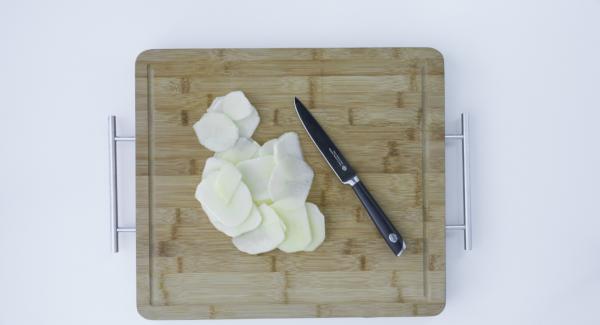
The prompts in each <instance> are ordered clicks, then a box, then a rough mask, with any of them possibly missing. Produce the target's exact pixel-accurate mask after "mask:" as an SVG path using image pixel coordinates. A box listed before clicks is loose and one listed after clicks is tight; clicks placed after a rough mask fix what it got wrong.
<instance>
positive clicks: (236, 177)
mask: <svg viewBox="0 0 600 325" xmlns="http://www.w3.org/2000/svg"><path fill="white" fill-rule="evenodd" d="M241 182H242V174H241V173H240V171H239V170H238V169H237V168H235V166H233V165H232V164H224V165H223V166H222V167H221V169H219V171H218V172H217V180H216V181H215V191H217V194H219V197H220V198H221V200H223V202H225V203H226V204H229V202H230V201H231V198H232V197H233V194H234V193H235V191H236V190H237V188H238V186H239V185H240V183H241Z"/></svg>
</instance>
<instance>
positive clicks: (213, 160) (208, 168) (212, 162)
mask: <svg viewBox="0 0 600 325" xmlns="http://www.w3.org/2000/svg"><path fill="white" fill-rule="evenodd" d="M225 164H230V162H228V161H225V160H223V159H221V158H217V157H210V158H208V159H206V163H204V169H203V170H202V179H205V178H206V177H207V176H208V175H210V174H212V173H214V172H218V171H219V170H220V169H221V167H223V165H225Z"/></svg>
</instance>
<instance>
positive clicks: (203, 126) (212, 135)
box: [194, 112, 239, 152]
mask: <svg viewBox="0 0 600 325" xmlns="http://www.w3.org/2000/svg"><path fill="white" fill-rule="evenodd" d="M194 131H196V136H197V137H198V141H200V144H202V145H203V146H205V147H206V148H208V149H209V150H211V151H215V152H221V151H225V150H227V149H229V148H231V147H233V146H234V145H235V143H236V141H237V139H238V137H239V130H238V127H237V125H235V123H233V121H232V120H231V119H230V118H229V117H227V115H225V114H222V113H213V112H207V113H205V114H204V115H202V117H201V118H200V120H198V122H196V123H194Z"/></svg>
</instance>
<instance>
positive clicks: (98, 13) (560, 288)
mask: <svg viewBox="0 0 600 325" xmlns="http://www.w3.org/2000/svg"><path fill="white" fill-rule="evenodd" d="M368 46H372V47H376V46H428V47H435V48H437V49H439V50H440V51H441V52H442V53H443V54H444V56H445V64H446V66H445V67H446V110H447V113H446V117H447V120H448V128H449V131H451V130H450V129H451V128H453V127H456V119H457V118H458V113H459V112H460V111H467V112H470V113H471V123H472V134H473V140H472V147H471V148H472V157H471V162H472V178H473V187H472V192H473V195H472V198H473V205H472V207H473V218H474V240H473V247H474V249H473V251H471V252H468V253H466V252H464V251H462V242H461V236H460V235H459V234H458V233H455V234H451V235H450V236H449V237H448V249H447V252H448V253H447V261H446V263H447V305H446V309H445V311H444V312H443V313H442V314H441V315H439V316H437V317H429V318H401V319H399V318H381V319H374V320H371V321H370V322H371V323H372V324H399V323H402V324H461V325H466V324H484V323H485V324H507V323H509V324H564V323H567V322H568V323H571V324H599V323H600V315H599V311H598V303H599V302H600V299H599V298H598V292H600V279H599V274H600V254H599V250H600V234H599V233H598V229H599V226H600V212H599V211H598V202H599V201H600V195H599V194H600V190H599V187H598V185H599V184H600V172H599V168H598V166H600V153H599V152H600V146H599V145H598V143H597V140H598V139H599V136H598V133H597V131H598V129H599V127H598V122H599V120H600V104H599V103H598V93H599V92H600V82H599V79H598V77H599V76H600V1H598V0H575V1H493V2H492V1H388V2H385V1H378V0H370V1H348V0H346V1H328V0H321V1H309V0H305V1H274V0H273V1H260V0H255V1H210V2H209V1H141V0H140V1H94V2H92V1H88V3H83V1H60V0H59V1H16V0H15V1H2V3H1V4H0V110H1V115H0V116H1V118H0V121H1V122H2V123H1V126H0V139H1V140H0V221H1V222H0V324H3V325H4V324H7V325H17V324H61V325H66V324H147V323H149V321H147V320H145V319H143V318H141V317H140V316H139V315H138V314H137V311H136V308H135V273H134V270H135V247H134V238H133V235H131V234H124V235H122V236H121V241H122V252H121V253H119V254H112V253H111V252H110V250H109V246H110V245H109V235H108V231H109V223H108V182H107V173H108V166H107V140H106V135H107V133H106V132H107V130H106V126H107V121H106V118H107V115H108V114H116V115H117V116H118V117H119V132H120V134H121V135H131V134H133V133H134V123H133V119H134V109H133V107H134V66H133V63H134V60H135V57H136V55H137V54H138V53H140V52H141V51H143V50H145V49H152V48H211V47H213V48H220V47H368ZM126 146H128V145H127V144H125V145H124V146H123V148H124V149H123V150H122V151H120V152H119V153H120V154H121V156H120V159H119V165H120V167H121V169H122V170H123V175H122V178H121V179H122V183H121V186H120V187H121V189H122V196H121V201H122V202H123V207H122V208H123V209H122V213H123V215H124V217H123V218H124V222H123V224H124V225H131V223H132V222H133V213H134V210H133V205H132V204H133V198H134V196H133V191H134V189H133V159H134V158H133V151H132V150H131V147H130V148H125V147H126ZM129 146H131V145H129ZM453 169H455V168H453V167H452V166H450V165H449V172H451V170H453ZM450 184H452V183H451V182H450ZM455 185H456V184H455ZM451 187H452V186H451ZM453 188H455V186H454V187H453ZM448 197H449V199H450V198H456V195H453V194H452V193H449V196H448ZM454 207H456V204H454ZM454 210H457V209H455V208H453V207H452V204H449V211H448V213H449V214H455V213H456V212H457V211H454ZM233 322H236V323H247V324H250V323H252V324H259V323H261V324H262V323H267V324H279V322H280V321H279V320H267V321H261V320H252V321H244V320H242V321H222V322H220V323H221V324H223V323H233ZM362 322H363V321H362V320H361V319H350V320H349V319H296V320H290V321H289V322H287V324H309V323H310V324H315V323H328V324H359V323H362ZM182 323H184V322H177V321H172V322H169V321H166V322H161V324H182Z"/></svg>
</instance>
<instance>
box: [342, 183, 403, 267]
mask: <svg viewBox="0 0 600 325" xmlns="http://www.w3.org/2000/svg"><path fill="white" fill-rule="evenodd" d="M352 189H354V193H356V196H358V198H359V199H360V202H361V203H362V204H363V206H364V207H365V209H366V210H367V212H368V213H369V217H371V220H372V221H373V223H374V224H375V226H376V227H377V230H379V233H380V234H381V236H382V237H383V239H385V242H386V243H387V244H388V246H389V247H390V249H391V250H392V252H394V254H395V255H396V256H400V255H402V253H403V252H404V250H405V249H406V244H405V243H404V239H403V238H402V235H400V232H398V230H396V228H395V227H394V225H393V224H392V222H391V221H390V219H388V217H387V216H386V215H385V213H384V212H383V210H382V209H381V207H380V206H379V204H377V201H375V199H374V198H373V196H371V193H369V190H367V187H366V186H365V185H364V184H363V183H362V182H361V181H358V182H356V183H355V184H354V185H352Z"/></svg>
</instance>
